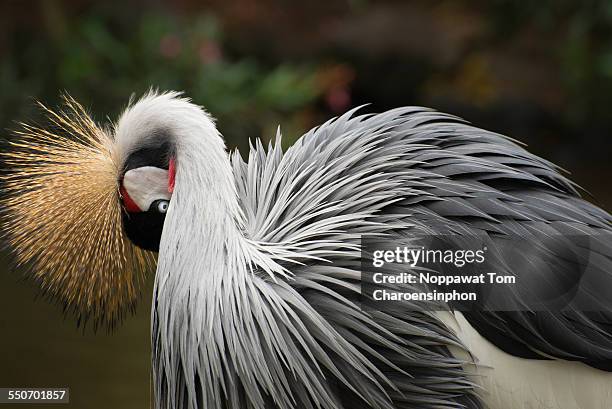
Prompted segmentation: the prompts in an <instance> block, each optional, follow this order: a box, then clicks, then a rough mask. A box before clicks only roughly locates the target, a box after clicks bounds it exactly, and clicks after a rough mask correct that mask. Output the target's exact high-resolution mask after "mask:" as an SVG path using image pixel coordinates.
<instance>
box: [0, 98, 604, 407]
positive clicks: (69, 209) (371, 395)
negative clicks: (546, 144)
mask: <svg viewBox="0 0 612 409" xmlns="http://www.w3.org/2000/svg"><path fill="white" fill-rule="evenodd" d="M41 107H42V109H43V110H44V111H45V112H46V115H47V116H48V119H49V123H50V125H49V127H48V129H47V128H43V127H40V126H35V125H29V124H22V125H21V128H20V130H18V131H16V134H17V135H16V138H15V139H12V140H11V141H10V143H9V145H8V148H7V149H6V150H5V151H4V152H2V154H1V155H0V158H1V159H2V162H3V164H4V166H5V168H6V169H7V170H6V171H5V173H3V175H2V177H1V178H2V183H3V185H4V190H5V195H4V197H3V198H2V201H1V207H2V209H1V211H2V217H3V230H4V233H5V237H6V240H7V242H8V244H9V246H10V247H11V249H12V250H13V253H14V256H15V259H16V261H17V264H19V265H24V266H26V267H27V268H28V271H29V274H30V275H31V276H32V278H33V279H34V280H35V281H36V282H38V283H39V285H40V287H41V288H42V290H43V292H44V294H46V295H47V296H48V297H49V298H50V299H51V300H55V301H57V302H59V303H60V304H61V305H62V306H63V308H64V309H65V310H66V311H67V312H68V313H71V314H73V315H74V316H75V317H76V319H77V320H78V322H79V323H82V324H83V325H93V326H94V327H108V328H110V329H112V328H114V327H116V326H117V325H119V324H120V323H121V322H122V321H123V320H124V319H125V317H126V316H127V315H128V314H129V312H130V311H132V310H133V309H134V307H135V305H136V303H137V301H138V298H139V296H140V293H141V289H142V283H143V281H144V275H145V274H146V272H147V271H148V270H151V269H153V268H154V269H155V278H154V281H155V285H154V289H153V297H152V306H151V347H152V384H153V391H154V393H153V398H152V399H153V407H155V408H156V409H183V408H187V409H197V408H200V409H201V408H207V409H222V408H223V409H225V408H228V409H238V408H251V409H264V408H276V409H292V408H305V409H314V408H324V409H349V408H350V409H400V408H418V409H434V408H445V409H451V408H453V409H455V408H472V409H473V408H491V409H523V408H530V409H536V408H537V409H540V408H541V409H544V408H564V409H569V408H580V409H596V408H601V409H603V408H609V407H610V402H612V311H611V309H612V308H611V307H612V299H610V298H609V297H608V298H607V299H606V297H605V294H606V290H607V292H608V293H609V291H610V290H612V286H610V281H609V278H608V277H607V276H608V275H609V273H610V272H611V271H612V240H611V239H612V216H611V215H610V214H609V213H607V212H606V211H605V210H603V209H601V208H600V207H597V206H596V205H594V204H591V203H590V202H589V201H587V200H586V199H584V198H583V197H582V195H581V190H580V188H579V187H578V186H577V185H575V184H574V183H573V182H571V181H570V180H569V179H568V178H567V177H566V176H565V174H564V171H563V170H562V169H561V168H559V167H557V166H556V165H554V164H553V163H551V162H549V161H547V160H545V159H542V158H540V157H538V156H536V155H534V154H532V153H529V152H528V151H527V150H526V149H525V147H524V146H522V145H521V144H520V143H519V142H518V141H515V140H513V139H510V138H508V137H505V136H502V135H500V134H497V133H494V132H491V131H486V130H483V129H480V128H477V127H475V126H473V125H471V124H469V123H468V122H466V121H465V120H463V119H461V118H458V117H456V116H453V115H450V114H444V113H441V112H438V111H435V110H433V109H429V108H424V107H414V106H412V107H410V106H409V107H402V108H397V109H392V110H388V111H385V112H382V113H378V114H372V113H361V111H360V110H363V108H362V107H357V108H354V109H352V110H350V111H348V112H346V113H345V114H343V115H340V116H338V117H336V118H332V119H330V120H328V121H327V122H325V123H323V124H322V125H320V126H317V127H315V128H313V129H312V130H310V131H308V132H307V133H306V134H305V135H303V136H301V137H300V138H298V139H297V140H296V142H295V143H294V144H293V145H292V146H290V147H289V148H287V149H285V150H284V149H283V148H282V134H281V132H280V128H279V130H278V131H277V133H276V136H275V137H274V138H271V139H270V142H269V143H268V144H267V146H264V143H263V142H262V141H261V140H260V139H256V140H255V141H254V142H252V143H251V144H250V150H249V152H248V155H247V158H246V160H245V159H243V157H242V156H241V154H240V152H238V151H232V152H230V151H228V149H227V147H226V144H225V141H224V139H223V137H222V135H221V134H220V132H219V131H218V129H217V127H216V124H215V120H214V118H213V117H212V116H211V115H210V114H209V113H208V112H207V111H206V110H205V109H204V108H203V107H201V106H199V105H197V104H196V103H194V102H193V101H191V100H190V99H189V98H187V97H186V96H185V95H184V94H183V93H181V92H175V91H165V92H161V91H157V90H151V91H149V92H147V93H145V94H144V95H143V96H141V97H140V98H139V99H137V100H136V99H132V100H130V102H129V103H128V105H127V107H126V108H125V110H124V111H123V113H122V114H121V115H120V116H119V118H118V119H117V121H116V122H114V123H111V124H109V125H105V126H102V125H98V124H97V123H96V122H95V121H94V120H93V119H91V116H90V115H89V114H88V113H87V111H86V110H85V109H84V108H83V106H82V105H80V104H79V103H78V102H77V101H76V100H75V99H73V98H72V97H70V96H68V95H66V96H64V105H63V107H62V108H61V109H60V110H58V111H56V110H53V109H50V108H47V107H46V106H45V105H43V104H41ZM419 234H423V235H440V236H448V237H452V239H451V244H453V243H454V245H456V246H457V247H456V248H459V247H458V246H459V245H460V243H461V242H462V241H461V240H465V239H468V238H470V237H481V238H482V237H484V238H485V239H486V240H488V241H489V242H490V243H492V244H495V242H496V241H500V240H501V239H502V238H504V237H516V236H518V237H520V238H522V239H523V240H522V241H524V242H526V243H527V250H526V251H527V252H529V251H528V250H529V248H533V249H534V251H535V249H539V248H540V247H542V249H540V250H541V252H540V253H536V254H541V255H542V257H545V258H544V259H543V260H552V259H554V260H558V262H556V264H554V265H555V266H556V267H555V269H553V271H546V273H541V274H540V271H544V270H545V267H543V266H542V264H543V263H535V264H536V267H537V268H533V269H530V268H529V266H528V264H525V263H521V260H520V254H517V255H516V257H504V256H503V255H501V256H499V257H498V258H497V259H495V257H493V259H494V262H496V263H498V264H495V266H497V267H499V268H500V269H503V271H507V272H509V273H512V272H513V270H522V269H526V270H529V274H530V276H527V275H526V274H525V275H523V276H526V277H528V278H529V277H532V276H533V278H532V281H531V284H530V287H529V288H531V289H532V291H534V292H535V297H536V298H537V297H539V296H540V295H542V294H540V293H539V292H541V291H546V290H547V289H549V288H551V287H553V288H554V287H555V285H556V284H555V283H556V282H557V281H556V280H557V278H558V277H563V274H564V272H568V274H570V276H572V277H575V274H574V273H575V271H574V270H576V269H577V268H578V267H576V266H575V264H572V263H571V262H572V260H571V257H569V258H568V257H564V255H567V254H569V252H572V251H575V250H576V243H575V242H574V240H565V241H561V243H558V242H557V241H554V243H548V242H547V241H546V240H542V243H540V241H538V240H537V239H538V238H541V237H543V236H544V235H546V236H550V237H552V236H554V235H555V234H556V235H559V236H563V237H570V238H571V237H578V236H590V237H595V238H596V239H594V240H595V241H596V242H597V244H598V247H597V249H596V250H595V249H591V250H589V252H588V254H587V255H588V256H590V257H591V260H592V264H593V266H594V267H593V268H592V271H593V274H595V275H596V277H597V280H596V282H597V283H599V285H598V286H593V288H591V291H592V294H591V296H590V297H587V298H588V299H589V300H591V301H593V303H594V304H593V305H595V307H596V308H592V309H591V310H588V311H583V310H581V309H579V308H578V307H572V305H573V304H563V305H564V306H565V307H566V308H562V309H559V310H551V311H546V310H535V311H533V310H530V309H529V308H527V309H525V310H521V309H507V310H490V309H489V310H486V309H480V310H478V309H476V310H459V309H457V308H454V307H453V306H452V305H450V306H449V305H445V303H442V304H443V305H439V307H440V308H439V309H436V310H433V309H418V308H412V307H411V306H410V305H409V303H399V304H393V305H392V306H389V307H388V308H365V307H364V305H363V302H364V301H363V288H365V283H364V281H363V280H364V278H363V277H364V276H363V271H362V270H363V267H362V266H363V265H362V250H363V248H362V247H363V246H364V244H363V239H364V237H376V238H379V239H381V238H382V239H384V238H385V237H404V238H407V240H410V239H412V238H414V237H417V236H418V235H419ZM555 237H556V236H555ZM514 246H517V247H520V244H518V243H516V242H514V244H513V246H511V247H514ZM521 251H523V250H521ZM546 257H548V258H546ZM568 260H569V261H568ZM529 261H530V262H534V261H536V260H535V259H531V260H529ZM526 266H527V267H526ZM540 268H542V269H543V270H540ZM402 271H403V272H407V271H409V267H407V266H406V267H405V270H402ZM514 272H517V271H514ZM559 279H560V278H559ZM538 282H541V283H544V285H537V284H538ZM534 283H535V284H534ZM532 284H534V285H533V286H532ZM598 290H602V291H603V294H604V296H603V297H602V296H601V294H602V293H601V292H599V293H597V291H598ZM542 296H543V295H542ZM517 297H520V294H519V295H518V296H517ZM366 298H367V297H366ZM366 301H367V300H366ZM514 301H515V302H517V303H521V302H525V303H526V302H528V300H524V299H518V300H514Z"/></svg>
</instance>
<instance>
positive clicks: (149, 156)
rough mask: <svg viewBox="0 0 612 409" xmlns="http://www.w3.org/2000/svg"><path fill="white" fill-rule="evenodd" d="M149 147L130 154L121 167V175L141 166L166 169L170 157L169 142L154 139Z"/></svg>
mask: <svg viewBox="0 0 612 409" xmlns="http://www.w3.org/2000/svg"><path fill="white" fill-rule="evenodd" d="M155 141H158V143H151V144H150V145H149V146H146V147H142V148H140V149H137V150H135V151H133V152H132V153H130V155H129V156H128V157H127V159H126V161H125V164H124V165H123V173H125V172H127V171H128V170H131V169H136V168H140V167H143V166H154V167H156V168H160V169H168V162H169V160H170V157H171V156H172V146H171V144H170V142H168V141H167V138H166V140H165V141H163V140H162V138H159V139H158V138H155V139H153V142H155Z"/></svg>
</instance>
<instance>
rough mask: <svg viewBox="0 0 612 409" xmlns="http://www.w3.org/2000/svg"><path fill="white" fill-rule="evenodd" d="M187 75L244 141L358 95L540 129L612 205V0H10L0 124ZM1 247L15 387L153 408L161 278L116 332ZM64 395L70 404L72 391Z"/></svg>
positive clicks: (2, 375) (107, 111) (241, 144)
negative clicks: (48, 290)
mask: <svg viewBox="0 0 612 409" xmlns="http://www.w3.org/2000/svg"><path fill="white" fill-rule="evenodd" d="M151 86H153V87H157V88H159V89H162V90H166V89H175V90H184V91H185V92H186V94H187V95H188V96H190V97H191V98H193V100H194V101H195V102H197V103H198V104H201V105H204V106H205V107H206V108H207V109H208V110H209V111H210V112H211V113H212V114H213V115H214V116H215V117H217V118H218V126H219V128H220V130H221V132H222V133H223V134H224V136H225V138H226V140H227V142H228V145H229V146H230V147H232V148H235V147H237V148H239V149H240V150H241V151H242V152H243V155H244V153H245V152H246V150H247V148H248V139H249V138H255V137H261V138H263V139H264V140H267V139H269V138H270V137H272V136H273V135H274V133H275V131H276V127H277V125H280V126H281V128H282V131H283V135H284V143H285V144H286V145H289V144H291V143H292V142H293V141H294V140H295V139H296V138H298V137H299V136H300V135H301V134H302V133H303V132H304V131H306V130H307V129H309V128H310V127H312V126H314V125H316V124H319V123H321V122H323V121H324V120H326V119H328V118H330V117H332V116H334V115H337V114H340V113H342V112H344V111H345V110H347V109H348V108H351V107H354V106H356V105H360V104H364V103H371V105H370V106H368V107H367V108H366V109H365V111H368V110H369V111H382V110H385V109H387V108H391V107H396V106H400V105H426V106H431V107H434V108H437V109H439V110H443V111H447V112H450V113H453V114H456V115H459V116H462V117H464V118H466V119H467V120H469V121H471V122H473V123H474V124H476V125H478V126H480V127H484V128H487V129H491V130H494V131H497V132H500V133H503V134H506V135H508V136H512V137H513V138H516V139H519V140H521V141H523V142H526V143H527V144H528V145H529V149H530V150H531V151H533V152H535V153H537V154H539V155H541V156H544V157H545V158H547V159H549V160H552V161H554V162H556V163H557V164H559V165H561V166H562V167H564V168H565V169H568V170H571V172H572V178H573V179H574V180H575V181H576V182H578V183H579V184H580V185H581V186H582V187H583V188H585V189H586V190H588V191H589V192H590V193H591V194H592V196H589V200H592V201H594V202H595V203H597V204H599V205H600V206H602V207H603V208H605V209H606V210H608V211H610V210H612V184H611V183H610V176H612V164H611V160H610V158H611V156H612V115H611V114H612V112H610V111H611V110H612V104H611V102H612V1H583V2H575V1H558V0H555V1H552V0H550V1H547V0H541V1H538V2H523V1H504V0H495V1H473V0H470V1H467V0H465V1H449V0H446V1H425V0H423V1H367V0H342V1H341V0H325V1H322V0H313V1H308V2H306V1H304V2H292V1H280V0H279V1H269V0H268V1H254V0H237V1H227V0H213V1H201V0H175V1H166V2H162V1H147V2H145V1H130V2H128V1H123V2H95V3H94V2H93V1H80V0H72V1H59V0H55V1H54V0H41V1H28V2H25V1H10V0H9V1H7V0H4V1H2V2H1V3H0V126H1V128H2V130H3V133H2V137H4V138H9V139H10V138H11V137H12V136H11V134H10V131H9V130H10V129H15V128H16V127H17V125H16V121H30V122H31V121H36V120H37V119H39V118H40V112H38V110H37V109H36V108H35V105H34V101H35V100H40V101H44V102H45V103H46V104H48V105H49V106H52V107H53V106H56V105H57V104H58V101H59V95H60V93H61V92H63V91H67V92H69V93H70V94H71V95H73V96H74V97H75V98H76V99H77V100H79V101H81V102H82V103H83V104H84V105H85V106H86V107H88V109H89V110H90V111H91V112H92V114H93V115H94V117H95V118H96V120H97V121H98V122H101V123H104V122H108V121H109V120H114V119H115V118H116V117H117V115H118V114H119V113H120V112H121V110H122V109H123V108H124V107H125V105H126V104H127V101H128V99H129V97H130V95H132V94H135V95H136V96H138V95H140V94H142V93H143V92H145V91H146V90H147V89H148V88H149V87H151ZM9 260H10V258H9V256H8V254H7V253H6V252H4V253H1V254H0V351H2V352H1V353H0V387H54V386H57V387H70V388H71V404H70V405H69V407H74V408H109V407H110V408H115V409H121V408H148V407H149V404H150V388H149V371H150V364H149V355H150V348H149V303H150V293H151V289H150V281H151V280H149V288H146V289H145V290H144V296H143V300H142V302H141V304H140V306H139V309H138V311H137V313H136V315H135V316H134V317H132V318H130V319H128V320H127V321H126V322H125V324H124V325H123V326H122V327H121V328H120V329H119V330H118V331H117V332H116V333H114V334H111V335H109V334H105V333H98V334H93V333H92V332H91V331H89V330H85V331H83V330H80V329H77V327H76V324H75V323H74V322H73V321H72V320H71V319H70V318H64V317H63V315H62V312H61V309H60V308H59V307H57V306H54V305H51V304H48V303H47V302H45V300H43V299H39V298H37V297H36V290H35V289H34V288H33V286H32V285H31V284H30V283H28V282H26V281H24V280H23V279H22V278H21V274H20V272H19V271H10V268H9V267H8V266H9ZM61 407H66V406H61Z"/></svg>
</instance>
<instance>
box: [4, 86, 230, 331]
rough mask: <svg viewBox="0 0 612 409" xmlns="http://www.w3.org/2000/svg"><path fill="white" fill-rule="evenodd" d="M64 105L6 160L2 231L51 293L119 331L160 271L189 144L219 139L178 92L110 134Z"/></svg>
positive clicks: (29, 131)
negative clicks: (149, 274) (148, 277)
mask: <svg viewBox="0 0 612 409" xmlns="http://www.w3.org/2000/svg"><path fill="white" fill-rule="evenodd" d="M64 99H65V108H64V109H63V110H60V111H59V112H54V111H52V110H50V109H48V108H46V107H44V106H43V109H44V110H45V111H46V113H47V116H48V118H49V121H50V127H49V129H44V128H41V127H37V126H31V125H27V124H23V125H22V129H21V130H19V131H17V132H16V134H17V135H16V138H15V139H14V140H13V141H11V142H10V143H9V149H8V150H6V151H5V152H2V153H1V154H0V156H1V159H2V161H3V162H4V167H5V173H4V174H3V175H2V177H1V179H2V181H3V184H4V190H5V192H6V194H5V195H4V197H3V198H2V202H1V204H2V213H3V216H4V217H3V226H2V227H3V230H4V232H5V235H6V238H7V241H8V244H9V245H10V247H11V248H12V249H13V252H14V254H15V258H16V261H17V264H19V265H23V266H25V267H27V269H28V270H29V271H30V272H31V275H32V276H33V277H34V278H35V280H36V281H38V282H39V284H40V285H41V288H42V289H43V291H44V293H45V294H46V295H49V296H50V297H51V298H53V299H56V300H59V301H60V302H61V303H62V304H63V306H64V308H65V309H66V310H68V311H70V312H72V313H75V314H76V316H77V317H78V319H79V320H81V321H93V325H94V326H97V325H100V324H102V325H104V326H107V327H112V326H113V325H114V324H115V323H117V322H119V321H120V320H121V319H122V318H123V317H124V316H125V313H126V311H129V310H131V309H133V308H134V306H135V303H136V301H137V299H138V296H139V292H140V288H141V284H142V282H143V276H144V273H145V272H146V271H147V270H151V268H152V267H153V265H154V260H155V255H154V253H153V252H154V251H157V250H158V249H159V243H160V238H161V235H162V231H163V227H164V221H165V218H166V215H167V214H168V213H169V212H171V211H172V197H173V193H174V190H175V180H176V175H177V173H179V174H180V171H178V172H177V169H178V165H179V164H178V163H177V159H176V152H177V150H178V149H180V146H181V144H180V143H179V142H180V141H181V140H183V141H184V140H185V139H188V138H190V137H198V135H199V136H200V137H205V135H207V134H209V135H213V136H214V135H218V134H217V133H216V129H215V127H214V123H213V122H212V119H210V117H209V116H208V115H207V114H206V113H205V112H204V111H203V110H202V109H201V108H200V107H198V106H196V105H194V104H192V103H190V102H189V101H188V100H187V99H185V98H181V97H180V95H179V94H178V93H165V94H156V93H149V94H147V95H146V96H144V97H143V98H141V99H140V100H139V101H137V102H136V103H133V104H130V105H129V106H128V108H127V109H126V110H125V111H124V113H123V114H122V115H121V117H120V118H119V120H118V121H117V122H116V123H115V124H114V126H112V127H109V128H106V129H104V128H101V127H99V126H98V125H97V124H95V123H94V121H93V120H92V119H91V118H90V117H89V116H88V114H87V113H86V112H85V110H84V109H83V107H82V106H81V105H80V104H78V103H77V102H76V101H75V100H74V99H72V98H71V97H65V98H64ZM41 106H42V105H41ZM204 128H205V129H204ZM217 139H219V140H221V138H212V143H217V144H218V143H219V141H217ZM220 143H221V144H222V145H223V142H222V140H221V142H220Z"/></svg>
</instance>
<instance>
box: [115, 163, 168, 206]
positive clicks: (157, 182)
mask: <svg viewBox="0 0 612 409" xmlns="http://www.w3.org/2000/svg"><path fill="white" fill-rule="evenodd" d="M123 188H124V189H125V190H126V191H127V194H128V195H129V196H130V198H131V199H132V200H133V201H134V203H136V205H138V207H139V208H140V209H141V210H142V211H145V212H146V211H147V210H149V207H150V206H151V203H153V202H154V201H156V200H170V197H171V194H170V193H169V192H168V171H167V170H165V169H160V168H156V167H153V166H143V167H141V168H136V169H131V170H128V171H127V172H125V175H123Z"/></svg>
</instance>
